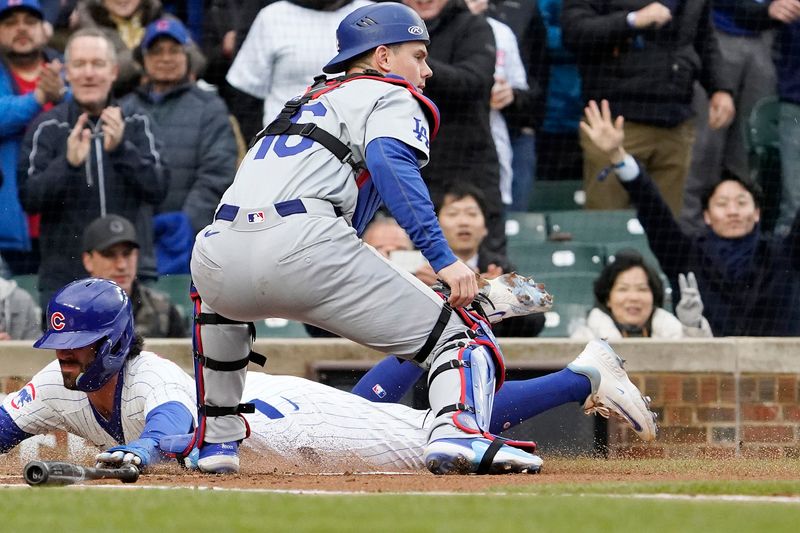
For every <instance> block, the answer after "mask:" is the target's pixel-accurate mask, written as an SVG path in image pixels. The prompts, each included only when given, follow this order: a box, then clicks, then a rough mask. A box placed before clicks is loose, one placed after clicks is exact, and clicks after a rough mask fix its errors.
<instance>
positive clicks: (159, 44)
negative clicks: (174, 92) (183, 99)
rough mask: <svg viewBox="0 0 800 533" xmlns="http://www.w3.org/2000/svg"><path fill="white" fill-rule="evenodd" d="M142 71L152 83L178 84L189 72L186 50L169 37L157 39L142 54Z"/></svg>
mask: <svg viewBox="0 0 800 533" xmlns="http://www.w3.org/2000/svg"><path fill="white" fill-rule="evenodd" d="M144 70H145V72H147V76H148V77H149V78H150V81H152V82H153V83H156V84H177V83H180V82H182V81H183V80H184V79H185V78H186V75H187V73H188V72H189V59H188V57H187V55H186V50H185V49H184V48H183V46H182V45H181V44H180V43H178V42H177V41H175V40H174V39H172V38H170V37H166V36H165V37H159V38H158V39H156V41H155V42H154V43H153V44H152V45H151V46H150V48H149V49H148V50H147V52H146V53H145V54H144Z"/></svg>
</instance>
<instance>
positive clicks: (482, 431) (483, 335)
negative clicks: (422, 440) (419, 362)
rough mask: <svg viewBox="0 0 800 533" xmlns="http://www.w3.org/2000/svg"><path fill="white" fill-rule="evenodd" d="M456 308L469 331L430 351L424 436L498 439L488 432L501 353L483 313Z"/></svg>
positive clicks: (501, 374) (499, 378) (530, 444)
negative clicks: (426, 432) (428, 425)
mask: <svg viewBox="0 0 800 533" xmlns="http://www.w3.org/2000/svg"><path fill="white" fill-rule="evenodd" d="M455 312H456V313H457V314H458V316H459V317H460V318H461V319H462V320H463V321H464V323H465V324H466V325H467V326H468V328H469V329H468V330H467V331H466V332H465V333H463V334H460V335H456V336H455V337H454V338H451V339H449V341H448V342H446V343H445V345H444V346H442V347H441V348H439V349H438V350H437V351H436V352H435V357H434V359H433V362H432V364H431V370H430V373H429V375H428V391H429V392H428V394H429V399H430V404H431V410H432V412H433V413H435V419H434V421H433V424H432V426H431V432H430V435H429V438H428V440H429V442H430V441H435V440H438V439H442V438H445V439H446V438H464V437H472V436H474V437H483V438H486V439H489V440H490V441H494V440H495V439H497V437H495V436H494V435H492V434H490V433H489V424H490V422H491V416H492V406H493V403H494V393H495V392H496V391H497V390H498V389H499V388H500V387H501V386H502V384H503V381H504V378H505V365H504V361H503V354H502V352H501V351H500V347H499V345H498V344H497V340H496V339H495V338H494V335H492V333H491V329H490V327H489V325H488V324H487V323H486V322H485V321H484V320H483V318H482V317H480V316H479V315H478V314H476V313H475V312H473V311H470V310H466V309H458V310H456V311H455ZM502 442H503V443H504V444H508V445H511V446H515V447H519V448H522V449H525V450H526V451H533V450H535V448H536V444H535V443H533V442H524V441H508V440H504V439H503V440H502ZM498 449H499V446H498ZM495 451H496V450H493V453H494V452H495ZM489 462H491V459H489Z"/></svg>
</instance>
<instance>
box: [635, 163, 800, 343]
mask: <svg viewBox="0 0 800 533" xmlns="http://www.w3.org/2000/svg"><path fill="white" fill-rule="evenodd" d="M640 168H641V165H640ZM623 186H624V187H625V189H626V190H627V191H628V194H630V196H631V200H632V201H633V203H634V204H635V205H636V210H637V216H638V217H639V220H640V221H641V223H642V226H644V229H645V232H646V233H647V240H648V241H649V243H650V248H651V249H652V250H653V253H654V254H655V255H656V257H657V258H658V261H659V263H661V268H662V270H663V271H664V273H665V274H666V275H667V277H668V278H669V280H670V283H672V287H673V288H677V287H678V283H677V278H678V274H679V273H686V272H694V273H695V275H696V276H697V284H698V286H699V289H700V294H701V296H702V298H703V304H704V306H705V311H704V312H703V314H704V316H705V317H706V318H707V319H708V321H709V323H710V324H711V330H712V331H713V332H714V336H715V337H722V336H731V335H736V336H744V335H747V336H758V337H769V336H776V337H785V336H797V335H800V305H798V302H800V217H797V218H795V221H794V224H793V226H792V229H791V232H790V233H789V236H788V237H786V238H770V237H766V236H762V235H761V234H760V232H759V229H758V227H757V226H756V229H755V230H754V232H753V233H751V234H750V235H748V236H746V237H743V238H742V239H721V238H720V237H717V236H716V235H715V234H714V233H713V232H712V231H711V230H710V229H709V230H708V231H707V232H706V233H704V234H701V235H696V236H693V235H689V234H687V233H684V232H683V231H682V230H681V228H680V226H679V225H678V224H677V222H675V219H674V218H673V216H672V212H671V211H670V209H669V207H667V205H666V204H665V203H664V201H663V200H662V198H661V195H660V193H659V192H658V189H657V188H656V186H655V185H654V183H653V181H652V180H651V179H650V177H649V176H647V174H646V173H645V172H644V171H643V170H642V171H641V175H640V176H639V177H638V178H636V179H634V180H633V181H630V182H627V183H623ZM679 300H680V297H679V296H677V295H673V301H675V302H677V301H679Z"/></svg>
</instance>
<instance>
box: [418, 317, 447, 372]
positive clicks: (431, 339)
mask: <svg viewBox="0 0 800 533" xmlns="http://www.w3.org/2000/svg"><path fill="white" fill-rule="evenodd" d="M451 314H453V308H452V307H450V304H448V303H447V302H444V305H442V311H441V312H440V313H439V318H438V319H437V320H436V325H435V326H433V329H432V330H431V333H430V335H428V339H427V340H426V341H425V344H423V345H422V348H420V349H419V351H418V352H417V355H415V356H414V361H416V362H417V364H420V365H421V364H423V363H424V362H425V361H426V360H427V359H428V356H429V355H430V354H431V352H432V351H433V349H434V348H435V347H436V343H437V342H439V337H441V336H442V332H443V331H444V328H445V326H447V323H448V322H449V321H450V315H451Z"/></svg>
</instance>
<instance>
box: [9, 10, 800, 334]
mask: <svg viewBox="0 0 800 533" xmlns="http://www.w3.org/2000/svg"><path fill="white" fill-rule="evenodd" d="M402 1H403V2H404V3H405V4H407V5H408V6H410V7H411V8H412V9H414V10H416V11H417V12H418V13H419V15H420V16H421V17H422V19H423V20H424V21H425V22H426V24H427V26H428V30H429V33H430V36H431V43H430V45H429V47H428V49H429V57H428V63H429V65H430V66H431V68H432V70H433V73H434V74H433V77H432V78H431V79H430V80H428V81H427V84H426V88H425V94H426V95H427V96H428V97H430V98H431V99H432V100H433V101H434V102H435V103H436V104H437V106H438V108H439V110H440V112H441V118H442V124H441V128H440V131H439V132H438V136H437V138H436V140H435V141H434V142H432V143H431V162H430V163H429V164H428V165H427V166H426V167H424V168H423V170H422V173H423V177H424V179H425V181H426V184H427V185H428V188H429V190H430V192H431V197H432V198H433V199H434V202H435V206H436V209H437V214H438V216H439V220H440V224H441V226H442V228H443V230H444V233H445V236H446V237H447V239H448V241H449V242H450V244H451V247H452V248H453V249H454V251H455V252H456V254H457V256H458V257H459V258H460V259H462V260H463V261H464V262H465V263H467V264H468V265H469V266H471V267H472V268H474V269H475V270H476V272H478V273H481V274H484V275H486V276H496V275H499V274H501V273H503V272H508V271H510V270H512V269H513V268H514V267H513V265H512V264H511V262H510V261H509V259H508V257H507V252H506V232H505V216H506V213H507V212H509V211H525V210H527V207H528V205H529V203H530V200H531V195H532V194H533V192H532V191H534V190H535V189H534V188H533V185H534V183H535V182H536V181H537V180H563V179H569V180H581V181H582V183H583V189H584V190H585V192H586V205H585V207H586V208H587V209H621V208H633V209H636V210H637V215H638V217H639V219H640V221H641V222H642V225H643V226H644V229H645V231H646V234H647V238H648V240H649V244H650V247H651V248H652V250H653V252H654V253H655V254H656V257H657V258H658V260H659V263H660V265H659V266H660V268H661V270H662V271H663V272H664V273H665V274H666V276H667V279H668V281H669V283H670V284H671V286H672V288H673V289H674V291H675V298H674V301H676V302H677V306H676V308H675V311H676V314H677V315H678V316H677V317H676V316H675V315H673V314H672V313H670V312H669V310H664V309H661V307H662V305H663V298H662V296H663V287H662V286H661V285H658V284H659V283H661V281H660V280H659V279H658V276H655V277H654V275H653V273H654V272H655V271H654V270H653V269H654V268H656V267H654V266H652V265H649V264H647V263H646V262H645V261H644V260H643V259H641V257H639V258H636V257H633V256H630V255H624V254H623V258H624V261H623V262H621V263H619V264H617V266H615V267H614V266H611V265H609V266H608V267H607V269H606V270H604V272H603V273H602V274H601V276H600V277H599V278H598V280H597V283H596V284H595V295H594V296H595V298H596V300H597V301H596V307H595V309H593V310H592V311H591V312H590V314H589V316H588V318H587V327H586V328H584V329H583V330H582V331H581V332H580V333H581V334H582V335H589V334H590V333H589V332H591V334H592V335H595V336H602V337H609V336H615V335H621V336H631V335H635V336H645V337H647V336H652V337H670V338H674V337H680V336H706V335H711V334H712V333H713V334H714V335H796V334H798V333H800V315H798V313H797V312H796V311H795V308H796V309H800V306H797V305H795V304H796V303H797V301H798V300H797V298H798V296H800V293H798V291H800V287H796V286H795V285H796V283H795V282H794V281H793V279H794V278H796V274H797V273H796V269H797V268H798V264H800V260H798V259H796V258H795V255H797V254H798V253H800V250H798V249H797V245H796V244H795V243H794V240H795V239H796V238H797V222H796V217H795V215H796V213H797V210H798V207H800V0H659V1H651V0H525V1H522V2H517V1H507V0H402ZM369 2H370V0H277V1H276V0H183V1H168V0H0V275H2V276H3V278H9V279H3V278H0V340H4V339H6V338H30V337H31V336H35V334H34V333H33V332H35V330H37V329H38V328H39V327H40V324H39V313H40V309H39V308H37V302H35V301H34V300H30V299H26V296H27V294H26V293H25V291H23V290H22V289H21V288H20V287H18V286H17V284H16V283H14V282H13V281H10V278H12V277H13V276H17V275H25V274H34V273H35V274H36V275H37V276H38V278H37V279H38V284H37V286H38V290H39V294H38V306H40V307H43V306H44V305H45V304H46V302H47V301H48V299H49V298H50V296H51V295H52V293H53V292H54V291H55V290H57V289H58V288H59V287H61V286H63V285H64V284H66V283H68V282H69V281H72V280H73V279H77V278H79V277H83V276H84V275H85V273H86V271H88V272H89V273H90V274H92V275H98V276H103V277H110V278H111V279H116V278H115V276H117V277H119V278H120V279H122V278H123V277H124V278H125V279H126V280H127V279H128V278H130V282H128V281H126V282H125V283H126V285H125V286H124V288H125V290H126V291H128V292H129V293H130V294H131V296H132V299H133V301H134V303H135V307H137V323H138V324H139V325H140V326H141V327H146V328H148V329H147V332H146V333H147V335H148V336H150V337H153V336H185V335H187V334H188V331H187V329H186V328H185V326H186V317H184V318H183V319H181V320H179V318H180V317H179V314H178V311H177V309H176V308H175V307H174V306H172V305H171V304H170V303H169V301H168V300H167V297H166V296H165V295H163V294H160V293H158V292H154V291H153V289H152V288H151V287H149V284H151V283H152V282H153V281H155V280H156V279H157V278H158V276H159V275H162V276H163V275H170V274H187V273H188V264H189V256H190V253H191V247H192V244H193V239H194V235H195V234H196V233H197V232H198V231H200V230H201V229H202V228H203V227H204V226H206V224H208V223H209V222H210V220H211V219H212V217H213V213H214V210H215V209H216V207H217V204H218V201H219V198H220V197H221V195H222V193H223V192H224V191H225V189H226V188H227V187H228V186H229V185H230V183H231V182H232V181H233V178H234V176H235V172H236V167H237V164H238V162H239V161H240V160H241V158H242V157H243V155H244V152H245V149H246V143H247V141H248V140H249V139H250V138H252V137H253V136H254V135H256V134H257V133H258V132H259V131H260V130H261V129H262V128H263V127H264V126H265V125H266V124H269V123H270V122H271V121H272V120H273V119H274V117H275V116H277V114H278V113H279V112H280V110H281V109H282V108H283V106H284V104H285V102H286V101H288V100H289V99H291V98H292V97H293V96H295V95H297V94H299V93H302V92H303V91H304V89H305V88H306V87H307V86H308V85H309V84H310V83H311V82H312V80H313V78H314V76H316V75H318V74H319V73H320V72H321V67H322V65H324V64H325V62H327V61H328V60H329V59H330V58H331V57H332V56H333V55H334V54H335V51H336V42H335V28H336V26H337V25H338V23H339V21H340V20H341V19H342V18H343V17H344V16H346V15H347V14H348V13H350V12H351V11H353V10H354V9H356V8H358V7H360V6H362V5H365V4H367V3H369ZM765 97H777V98H778V99H779V102H780V103H779V116H778V119H777V124H778V132H779V144H780V153H781V159H780V161H781V169H780V171H781V172H780V175H781V176H782V178H781V179H782V186H781V190H780V205H766V204H763V203H762V198H761V195H760V192H759V186H758V184H757V183H754V182H753V181H752V179H751V178H752V176H753V175H754V169H753V168H751V167H752V159H751V158H748V145H747V142H746V135H747V128H748V119H749V117H750V114H751V112H752V111H753V109H754V108H755V107H756V104H757V103H758V102H759V101H762V100H763V99H764V98H765ZM602 100H605V101H607V102H608V103H607V104H603V105H600V104H599V102H600V101H602ZM589 102H597V103H595V104H592V105H590V106H589V107H588V108H587V110H586V113H587V115H586V117H585V118H584V119H583V120H584V122H583V123H581V117H582V114H583V111H584V106H586V105H587V104H589ZM604 106H607V107H604ZM618 117H624V121H623V120H622V119H621V118H618ZM598 132H599V133H598ZM420 134H426V135H427V132H421V133H420ZM615 143H616V144H615ZM615 167H616V168H615ZM598 178H600V179H598ZM267 181H268V177H265V186H269V185H268V183H267ZM723 204H724V206H723ZM734 205H735V206H737V207H736V208H734V207H725V206H734ZM726 209H727V211H726ZM767 210H770V211H771V212H774V213H775V216H774V219H777V223H776V225H775V228H772V227H764V226H763V224H762V223H761V221H762V218H763V217H762V214H763V213H765V212H766V211H767ZM732 212H735V214H730V213H732ZM731 218H734V219H736V220H737V221H738V222H737V223H736V224H739V226H737V227H739V228H740V229H737V230H736V231H734V232H733V233H730V231H729V227H728V226H729V225H730V224H729V222H730V221H729V219H731ZM92 221H95V222H92ZM90 223H92V224H91V225H90ZM736 224H733V225H736ZM98 225H99V226H98ZM109 225H113V226H115V227H124V230H125V231H124V233H125V235H126V239H125V240H122V241H115V242H114V243H111V244H113V246H112V245H111V244H109V245H108V246H101V247H97V246H91V247H88V248H87V243H86V241H85V239H86V238H88V237H86V236H85V235H88V234H90V233H92V232H91V231H89V229H90V228H92V227H94V228H95V229H94V230H93V231H94V232H95V233H96V232H97V231H99V230H98V229H97V228H98V227H104V228H105V232H106V233H108V231H110V230H109V227H110V226H109ZM726 225H727V226H726ZM726 228H727V229H726ZM131 232H133V233H132V234H131ZM101 233H102V232H101ZM131 235H132V237H131ZM364 238H365V240H366V241H367V242H370V243H372V244H373V245H374V246H376V248H378V249H379V250H383V251H385V253H386V255H387V257H388V258H389V259H392V258H393V259H394V260H396V261H398V262H400V263H402V264H404V265H413V269H414V271H413V273H414V274H415V275H417V276H418V277H419V278H420V279H422V280H423V281H425V282H426V283H428V284H434V283H435V282H436V280H435V276H434V275H433V273H432V271H431V270H430V267H429V266H428V265H427V264H426V263H425V262H424V260H423V261H422V262H419V263H416V262H414V261H415V258H417V256H416V255H413V254H408V253H406V254H403V253H401V252H411V251H412V247H411V243H410V240H408V237H407V236H406V235H405V234H404V233H403V232H402V228H400V227H399V226H398V225H397V224H396V223H394V222H393V221H391V219H388V220H386V219H382V220H379V221H376V222H374V223H373V225H372V226H371V227H370V228H369V229H368V230H367V232H365V235H364ZM105 244H108V243H105ZM392 256H393V257H392ZM618 259H619V258H618ZM623 267H627V268H623ZM114 269H118V270H119V272H116V274H115V270H114ZM131 269H132V270H131ZM525 274H531V275H534V276H536V273H534V272H531V273H525ZM629 277H632V278H635V279H634V280H633V281H634V282H635V283H634V282H631V281H630V280H628V279H627V278H629ZM621 279H624V280H626V281H625V283H627V285H626V287H630V286H633V285H637V284H638V285H637V286H639V287H640V288H641V287H643V286H644V285H643V283H642V281H643V280H644V281H645V282H646V283H644V284H645V285H647V289H648V290H647V291H643V292H645V293H647V292H649V293H650V296H649V300H647V295H646V294H645V295H644V297H645V300H647V302H648V303H647V304H646V305H642V304H640V303H636V304H635V305H633V307H642V308H643V310H640V311H641V313H642V316H643V317H644V318H643V320H638V319H637V320H633V319H630V320H629V322H630V323H628V322H626V320H627V319H625V318H623V317H622V316H618V315H617V313H616V311H615V307H614V305H613V304H614V302H615V301H616V300H615V299H614V298H613V296H612V295H613V294H615V291H614V288H615V286H616V285H617V284H618V281H619V280H621ZM687 280H691V282H690V281H687ZM620 283H621V282H620ZM684 291H685V292H686V293H687V294H684ZM695 296H696V299H691V298H694V297H695ZM690 297H691V298H690ZM556 301H558V299H556ZM698 301H699V302H701V304H700V306H699V307H700V309H701V313H702V314H700V316H699V317H698V316H695V315H696V313H693V312H692V313H688V314H687V307H691V308H692V309H697V302H698ZM703 303H704V304H705V305H704V306H703ZM690 304H691V305H690ZM623 307H624V306H623ZM629 307H631V306H629ZM143 309H144V310H143ZM139 313H143V314H142V317H140V316H139ZM681 315H683V316H681ZM796 315H797V316H796ZM687 317H688V318H687ZM140 318H141V319H140ZM629 318H630V317H629ZM640 318H641V317H640ZM684 319H685V320H684ZM22 323H24V325H23V324H22ZM543 327H544V318H543V317H542V316H541V315H538V316H534V317H528V318H526V319H523V320H517V321H516V322H514V323H513V324H512V323H509V324H507V325H501V326H500V327H499V328H498V331H497V333H498V334H500V335H520V336H534V335H537V334H538V333H539V332H540V331H541V330H542V328H543Z"/></svg>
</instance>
